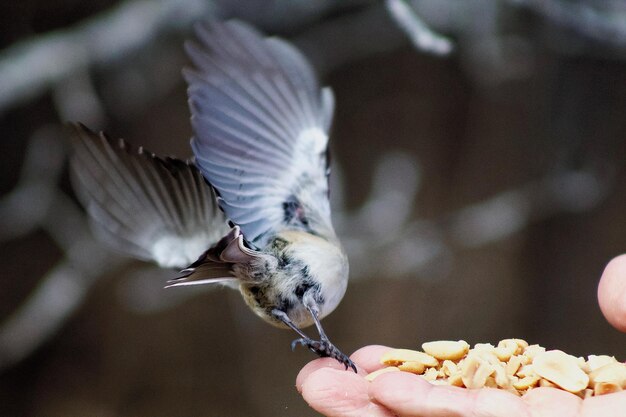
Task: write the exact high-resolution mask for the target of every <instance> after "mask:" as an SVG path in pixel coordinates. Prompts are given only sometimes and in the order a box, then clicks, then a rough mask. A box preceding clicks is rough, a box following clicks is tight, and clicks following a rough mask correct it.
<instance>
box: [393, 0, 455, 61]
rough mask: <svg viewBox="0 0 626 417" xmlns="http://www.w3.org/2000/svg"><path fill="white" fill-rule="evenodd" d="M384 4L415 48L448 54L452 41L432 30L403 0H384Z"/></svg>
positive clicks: (451, 47) (438, 53)
mask: <svg viewBox="0 0 626 417" xmlns="http://www.w3.org/2000/svg"><path fill="white" fill-rule="evenodd" d="M385 5H386V6H387V10H388V11H389V14H390V15H391V17H392V18H393V19H394V20H395V21H396V23H397V24H398V26H399V27H400V28H401V29H402V30H403V31H404V32H405V33H406V34H407V36H408V37H409V39H411V42H412V43H413V45H414V46H415V47H416V48H417V49H419V50H420V51H424V52H430V53H432V54H435V55H448V54H449V53H450V52H452V49H453V45H452V42H451V41H450V40H449V39H447V38H445V37H443V36H442V35H439V34H438V33H435V32H433V31H432V30H431V29H430V28H429V27H428V26H427V25H426V23H424V21H423V20H422V19H420V17H419V16H418V15H417V13H415V11H414V10H413V9H412V8H411V6H410V5H409V4H407V3H406V2H405V1H404V0H386V1H385Z"/></svg>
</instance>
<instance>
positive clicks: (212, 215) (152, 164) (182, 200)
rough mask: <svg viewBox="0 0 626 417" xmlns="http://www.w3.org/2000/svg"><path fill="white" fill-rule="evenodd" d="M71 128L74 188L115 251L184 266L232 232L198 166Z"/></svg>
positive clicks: (75, 127) (81, 126)
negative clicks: (162, 157) (158, 155)
mask: <svg viewBox="0 0 626 417" xmlns="http://www.w3.org/2000/svg"><path fill="white" fill-rule="evenodd" d="M71 128H72V130H73V135H72V137H73V145H74V146H73V148H74V149H73V151H74V152H73V154H72V157H71V161H70V166H71V175H72V183H73V185H74V189H75V191H76V194H77V196H78V198H79V199H80V200H81V202H82V203H83V205H84V206H85V208H86V210H87V212H88V213H89V215H90V218H91V220H92V224H93V225H94V226H95V227H94V229H95V231H96V232H97V234H98V235H99V237H101V238H102V239H103V240H105V241H107V242H108V243H110V244H111V245H112V247H113V248H115V249H118V250H120V251H122V252H124V253H126V254H128V255H132V256H134V257H137V258H139V259H143V260H149V261H154V262H156V263H157V264H159V265H160V266H162V267H170V268H179V269H180V268H183V267H186V266H187V265H189V264H191V263H192V262H194V261H195V260H196V259H198V257H199V256H200V255H202V254H203V253H204V252H205V251H206V250H207V248H209V247H210V246H212V245H213V244H214V243H215V242H217V241H218V240H219V239H220V238H221V237H222V236H224V235H225V234H227V233H228V231H229V230H230V227H229V226H228V225H227V223H226V220H225V218H224V214H223V213H222V212H221V210H220V209H219V207H218V206H217V202H216V199H215V195H214V193H213V191H212V190H211V188H210V186H208V185H207V184H206V183H205V182H204V179H203V177H202V175H201V173H200V172H199V171H198V169H197V168H196V167H195V165H194V164H193V163H190V162H185V161H181V160H178V159H174V158H165V159H161V158H159V157H157V156H155V155H154V154H152V153H150V152H148V151H146V150H144V149H143V148H139V149H134V148H132V147H131V146H130V145H129V144H128V143H126V142H125V141H124V140H122V139H119V140H117V141H113V140H111V139H109V138H107V137H106V136H105V135H104V134H103V133H100V134H96V133H94V132H92V131H90V130H89V129H88V128H86V127H85V126H83V125H78V124H77V125H74V124H72V125H71ZM216 273H217V275H222V276H224V275H225V276H228V273H227V271H226V270H220V271H216Z"/></svg>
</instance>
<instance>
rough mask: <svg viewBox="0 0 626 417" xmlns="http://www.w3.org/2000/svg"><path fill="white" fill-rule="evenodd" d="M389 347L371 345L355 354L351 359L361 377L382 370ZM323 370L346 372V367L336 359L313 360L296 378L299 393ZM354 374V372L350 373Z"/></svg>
mask: <svg viewBox="0 0 626 417" xmlns="http://www.w3.org/2000/svg"><path fill="white" fill-rule="evenodd" d="M389 349H391V348H389V347H386V346H380V345H371V346H365V347H363V348H361V349H359V350H357V351H356V352H354V353H353V354H352V355H351V356H350V359H352V360H353V361H354V363H355V364H356V365H357V370H358V372H359V375H362V376H365V375H367V374H368V373H370V372H372V371H375V370H376V369H380V368H382V367H383V365H381V364H380V357H381V356H382V355H383V354H384V353H385V352H386V351H388V350H389ZM321 368H333V369H343V370H345V366H344V365H342V364H340V363H339V362H337V361H336V360H334V359H330V358H321V359H316V360H313V361H311V362H309V363H307V364H306V365H304V367H303V368H302V369H301V370H300V372H299V373H298V376H297V377H296V388H297V389H298V391H299V392H301V391H302V390H301V388H300V386H301V385H302V382H303V381H304V380H305V379H306V378H307V377H308V376H309V374H311V373H312V372H315V371H317V370H318V369H321ZM350 372H352V371H350Z"/></svg>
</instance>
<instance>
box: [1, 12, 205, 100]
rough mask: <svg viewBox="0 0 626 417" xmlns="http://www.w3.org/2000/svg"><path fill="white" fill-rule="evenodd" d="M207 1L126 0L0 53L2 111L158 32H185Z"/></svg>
mask: <svg viewBox="0 0 626 417" xmlns="http://www.w3.org/2000/svg"><path fill="white" fill-rule="evenodd" d="M211 5H212V3H211V1H208V0H128V1H125V2H123V3H121V4H119V5H118V6H116V7H115V8H113V9H112V10H110V11H107V12H104V13H102V14H99V15H97V16H95V17H93V18H91V19H89V20H87V21H85V22H83V23H80V24H78V25H75V26H74V27H72V28H70V29H66V30H60V31H56V32H53V33H47V34H45V35H41V36H39V37H36V38H34V39H31V40H27V41H23V42H20V43H18V44H15V45H13V46H11V47H9V48H8V49H6V50H4V51H2V52H0V74H1V76H0V112H2V111H3V110H5V109H6V108H8V107H10V106H12V105H15V104H19V103H23V102H25V101H28V100H30V99H33V98H34V97H36V96H38V95H39V94H42V93H44V92H45V91H46V90H48V89H49V88H51V87H52V86H53V85H54V84H56V83H58V82H60V81H62V80H64V79H66V78H69V77H71V76H72V75H73V74H74V73H76V72H78V71H81V70H83V69H84V68H85V67H88V66H90V65H93V64H98V63H99V64H102V63H105V62H110V61H113V60H115V59H119V58H121V57H123V56H125V55H126V54H128V53H130V52H132V51H133V50H136V49H138V48H140V47H142V46H143V45H145V44H146V43H148V42H149V41H150V40H152V39H154V38H155V36H156V35H157V34H159V33H162V32H166V31H168V30H177V31H183V30H187V29H188V28H189V26H190V24H191V23H192V22H194V21H196V20H198V19H201V18H202V17H203V16H207V15H209V14H210V10H211Z"/></svg>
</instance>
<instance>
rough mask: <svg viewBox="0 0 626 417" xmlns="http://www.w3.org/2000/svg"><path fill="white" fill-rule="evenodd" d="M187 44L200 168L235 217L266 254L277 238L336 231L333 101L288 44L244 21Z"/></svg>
mask: <svg viewBox="0 0 626 417" xmlns="http://www.w3.org/2000/svg"><path fill="white" fill-rule="evenodd" d="M197 36H198V39H199V44H194V43H188V44H187V52H188V54H189V57H190V58H191V60H192V61H193V63H194V65H195V69H193V70H189V69H188V70H185V71H184V75H185V78H186V80H187V82H188V83H189V102H190V107H191V112H192V126H193V130H194V138H193V139H192V144H191V145H192V148H193V151H194V153H195V156H196V161H197V164H198V167H199V168H200V169H201V171H202V173H203V174H204V176H205V178H207V180H208V181H209V182H210V183H211V185H213V186H214V187H215V189H216V190H217V192H218V195H219V200H220V205H221V207H222V208H223V209H224V211H225V212H226V214H227V216H228V217H229V218H230V220H232V221H233V222H234V223H236V224H237V225H239V226H240V227H241V230H242V232H243V234H244V235H245V237H246V239H247V240H248V241H251V242H252V243H254V244H256V245H259V246H263V245H264V244H265V242H266V239H267V238H268V237H269V236H270V233H271V232H272V231H274V232H275V231H277V230H280V229H281V228H283V229H284V228H286V227H287V228H296V229H298V228H300V229H302V228H304V229H306V228H307V227H314V226H311V222H310V221H311V220H312V221H313V222H312V223H315V227H320V228H323V230H325V231H326V230H332V226H330V208H329V204H328V182H327V171H328V161H327V146H328V130H329V127H330V124H331V120H332V113H333V108H334V99H333V95H332V92H331V90H330V89H329V88H323V89H321V88H320V87H319V85H318V83H317V80H316V78H315V75H314V73H313V70H312V68H311V66H310V64H309V63H308V62H307V60H306V59H305V58H304V56H303V55H302V54H301V53H300V52H299V51H298V50H296V49H295V48H294V47H293V46H291V45H290V44H289V43H287V42H285V41H283V40H281V39H277V38H263V37H262V36H261V35H260V34H259V33H258V32H256V31H255V30H254V29H252V28H251V27H249V26H247V25H245V24H243V23H241V22H236V21H230V22H225V23H216V24H212V25H209V26H199V27H198V29H197Z"/></svg>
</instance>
